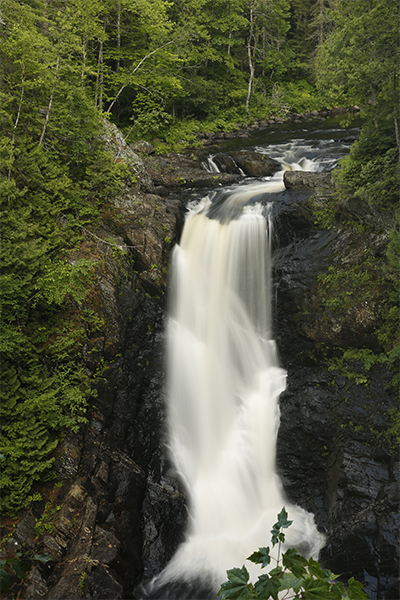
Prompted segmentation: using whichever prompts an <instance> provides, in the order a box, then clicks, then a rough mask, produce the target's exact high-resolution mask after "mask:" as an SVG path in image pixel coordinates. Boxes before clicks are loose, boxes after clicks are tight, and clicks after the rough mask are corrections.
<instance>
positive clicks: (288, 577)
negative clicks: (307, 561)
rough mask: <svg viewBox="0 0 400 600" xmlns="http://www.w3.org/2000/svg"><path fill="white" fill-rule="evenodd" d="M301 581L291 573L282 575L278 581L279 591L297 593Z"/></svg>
mask: <svg viewBox="0 0 400 600" xmlns="http://www.w3.org/2000/svg"><path fill="white" fill-rule="evenodd" d="M301 583H302V580H301V579H300V578H299V577H296V576H295V575H293V573H284V574H283V575H282V577H281V579H280V585H281V590H294V591H295V592H298V591H299V589H300V588H301Z"/></svg>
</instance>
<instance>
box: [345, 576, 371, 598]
mask: <svg viewBox="0 0 400 600" xmlns="http://www.w3.org/2000/svg"><path fill="white" fill-rule="evenodd" d="M346 591H347V595H348V597H349V598H350V600H367V598H368V596H367V594H366V593H365V592H364V591H363V585H362V583H360V582H359V581H356V580H355V579H354V577H351V578H350V579H349V586H348V588H347V590H346Z"/></svg>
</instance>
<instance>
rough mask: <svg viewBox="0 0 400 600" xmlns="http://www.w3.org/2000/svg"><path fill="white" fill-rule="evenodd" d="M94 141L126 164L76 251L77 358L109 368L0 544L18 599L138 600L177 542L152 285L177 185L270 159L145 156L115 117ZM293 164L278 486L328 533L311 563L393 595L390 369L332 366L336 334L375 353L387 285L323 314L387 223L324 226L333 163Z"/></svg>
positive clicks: (173, 220) (283, 267)
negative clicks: (80, 318)
mask: <svg viewBox="0 0 400 600" xmlns="http://www.w3.org/2000/svg"><path fill="white" fill-rule="evenodd" d="M315 116H316V117H317V115H315ZM107 140H108V145H109V148H110V149H111V150H112V151H113V153H114V156H115V159H116V160H120V161H121V160H122V161H124V162H126V164H127V167H128V172H127V173H128V174H127V177H126V180H125V184H124V188H123V189H121V191H120V194H119V195H118V197H116V198H110V202H109V205H108V206H107V207H106V209H105V210H104V213H103V217H102V220H101V222H99V223H98V225H97V226H96V227H95V228H92V229H90V230H85V232H84V234H85V242H84V244H83V247H82V251H84V252H85V253H86V254H85V255H91V256H96V257H97V260H98V270H97V285H96V287H95V289H93V292H92V294H91V296H90V300H89V302H90V306H91V308H93V309H95V310H96V311H98V313H99V314H101V315H102V316H103V318H104V326H102V328H101V329H100V330H99V332H98V342H97V352H96V353H94V354H92V355H91V356H88V357H87V359H86V360H87V368H90V369H91V370H95V369H96V368H99V367H100V366H101V365H102V364H105V365H106V367H105V370H104V372H103V373H102V376H101V380H100V381H99V383H98V385H97V397H93V403H92V406H91V408H90V411H89V414H88V423H87V424H86V425H85V426H84V427H83V428H82V430H81V431H80V432H79V434H77V435H68V434H66V437H65V441H64V443H63V445H62V447H61V448H59V450H58V481H59V484H58V485H57V486H56V487H54V484H47V485H44V486H43V489H42V490H41V491H42V496H43V500H42V501H41V502H37V503H34V504H33V506H32V508H31V509H30V511H29V512H28V513H26V514H24V515H22V516H21V519H20V520H19V521H17V522H16V525H15V527H14V528H11V527H10V529H9V530H8V531H9V535H8V538H7V539H5V540H4V542H3V546H4V549H3V552H2V557H3V558H10V559H11V558H12V557H14V556H16V552H22V553H25V555H26V557H27V558H26V561H28V564H29V565H31V566H32V569H31V570H30V572H29V574H28V577H27V579H26V580H25V581H24V582H21V581H20V579H19V578H14V580H13V583H14V587H13V588H11V593H13V594H14V595H17V594H18V597H19V598H20V600H24V599H25V600H27V599H38V598H43V599H45V598H47V599H48V600H56V599H57V598H59V599H60V600H61V599H62V600H69V599H71V600H76V599H77V598H84V599H98V600H100V599H105V600H106V599H107V600H118V599H127V598H135V597H140V593H136V592H135V590H136V589H138V588H137V586H138V584H139V583H140V582H141V581H147V580H149V579H151V577H153V576H154V575H156V574H157V573H159V572H160V571H161V570H162V568H163V567H164V566H165V565H166V564H167V562H168V561H169V559H170V558H171V556H172V554H173V553H174V551H175V549H176V548H177V546H178V544H179V543H180V541H181V540H182V539H183V534H184V528H185V523H186V518H187V507H186V499H185V491H184V489H183V488H182V486H181V484H180V482H179V480H178V479H177V477H176V475H175V472H174V469H173V467H172V465H171V464H170V462H169V459H168V453H167V451H166V447H165V406H164V395H163V379H164V343H165V339H164V336H165V334H164V325H165V318H166V313H165V307H166V302H165V294H166V289H167V271H168V261H169V254H170V250H171V248H172V247H173V245H174V244H175V242H176V241H177V240H179V235H180V231H181V228H182V224H183V213H184V209H185V207H184V202H183V200H182V196H181V195H180V192H181V191H182V190H184V189H186V188H187V187H205V188H209V187H212V186H214V185H215V186H216V185H218V184H222V183H224V184H225V183H231V182H234V181H236V180H238V179H239V178H240V177H241V175H240V171H239V172H234V169H235V168H236V169H242V171H243V172H246V171H245V168H247V169H253V171H252V172H253V173H254V175H252V176H258V177H259V176H263V175H267V174H270V173H271V169H272V171H273V170H274V169H276V165H275V166H274V164H273V162H270V161H269V160H265V159H262V158H260V157H259V156H256V157H255V156H254V153H250V152H244V153H240V152H237V153H236V155H235V156H233V155H232V154H229V155H227V154H225V155H224V156H223V157H222V156H221V158H220V167H219V168H220V170H221V171H222V170H223V168H222V167H223V165H225V172H222V173H215V172H214V173H212V172H207V171H205V169H204V168H202V165H201V162H202V160H203V156H200V155H196V156H194V157H190V156H189V157H188V156H180V155H169V156H163V157H156V156H154V155H152V154H151V150H150V149H149V148H148V147H147V150H148V151H150V154H149V153H148V152H147V151H145V152H143V148H142V151H141V153H140V155H139V153H138V152H135V151H134V149H132V148H130V147H129V146H127V145H126V144H125V142H124V140H123V137H122V135H121V134H120V132H119V131H118V130H117V129H116V128H115V127H113V126H108V127H107ZM251 154H253V156H245V155H251ZM231 159H232V161H233V162H232V161H231ZM240 161H242V162H240ZM246 161H247V162H246ZM252 161H253V162H252ZM246 164H247V165H250V166H247V167H246ZM264 169H265V170H264ZM267 169H269V171H268V173H267V171H266V170H267ZM232 171H233V172H232ZM247 174H250V171H247ZM291 177H292V176H290V175H289V176H288V177H287V179H286V185H287V188H288V189H287V192H285V193H282V196H281V199H280V202H279V203H278V204H277V206H276V209H275V220H276V224H277V226H276V228H277V233H278V237H279V240H280V241H279V248H277V249H276V252H275V259H274V272H275V279H274V280H275V287H276V298H277V303H276V310H275V331H276V338H277V344H278V348H279V352H280V355H281V360H282V363H283V366H284V367H285V368H286V369H287V371H288V387H287V390H286V391H285V392H284V394H283V395H282V397H281V427H280V430H279V436H278V448H277V456H278V467H279V471H280V474H281V477H282V481H283V485H284V488H285V491H286V493H287V495H288V498H289V499H290V500H292V501H295V502H298V503H299V504H300V505H301V506H304V507H305V508H306V509H308V510H311V511H312V512H314V513H315V515H316V521H317V524H318V526H319V528H320V529H321V530H322V531H323V532H324V533H325V534H326V535H327V545H326V548H325V549H324V551H323V555H322V560H323V563H324V565H326V566H329V568H331V569H332V570H333V571H334V572H336V573H341V574H343V575H344V576H345V578H348V577H350V576H355V577H356V578H358V579H360V580H362V581H364V582H365V584H366V590H367V592H368V596H369V598H370V599H371V600H390V599H392V600H395V599H397V598H398V585H397V580H396V578H397V575H398V571H397V565H398V558H399V557H398V546H397V543H396V535H397V534H398V528H399V524H398V475H397V473H398V470H396V468H398V455H397V450H396V448H395V442H394V440H395V435H393V436H392V435H391V434H390V432H391V431H392V429H393V408H395V398H394V393H393V392H392V391H391V390H390V388H389V387H388V384H389V383H390V379H391V374H390V373H389V371H388V370H387V369H385V367H384V366H382V365H380V364H379V363H377V364H374V365H371V366H370V367H369V368H367V366H366V365H365V364H362V363H361V362H360V361H359V360H358V361H357V360H356V361H355V364H354V373H355V374H354V373H348V372H347V373H346V371H345V370H344V369H340V368H339V366H338V365H339V363H337V362H334V361H333V359H335V357H336V355H337V352H338V351H339V350H340V349H343V348H346V347H347V348H352V347H354V346H355V347H358V348H359V347H363V348H366V349H373V350H379V341H378V340H377V338H376V335H375V331H376V327H377V325H378V324H379V320H380V302H381V299H382V290H380V291H379V290H378V292H377V294H378V295H377V296H376V297H374V298H372V299H371V300H368V301H366V298H365V297H364V298H363V297H361V296H360V298H355V299H354V302H353V303H352V306H351V308H348V309H347V308H344V309H343V310H336V311H327V308H326V305H325V304H324V283H323V280H322V279H321V275H323V274H324V273H326V272H327V270H328V268H329V267H330V266H343V265H347V264H352V265H360V264H361V265H362V264H363V261H365V259H366V257H367V256H368V255H369V253H371V252H372V255H373V257H375V259H376V261H378V262H379V261H381V262H382V261H383V260H384V248H385V241H386V240H387V235H388V229H389V224H386V221H384V220H383V221H382V222H380V226H379V228H374V227H372V226H369V227H367V226H368V225H370V223H369V222H365V223H364V225H365V226H364V225H363V217H362V215H360V224H361V225H363V227H359V228H358V229H357V228H355V227H354V226H351V224H350V225H349V222H351V221H353V219H354V210H357V208H356V207H355V206H352V207H351V208H352V212H351V213H350V212H348V213H347V214H346V207H341V208H340V211H341V215H340V218H338V219H337V220H336V222H335V223H334V225H333V226H332V227H331V229H329V230H326V229H322V228H320V227H318V226H317V225H315V215H314V212H313V203H314V205H315V203H317V204H318V203H319V205H320V206H321V205H322V206H323V205H324V203H325V204H326V203H329V199H330V196H331V194H332V193H333V188H332V182H331V180H330V175H324V176H323V178H322V179H323V180H322V181H320V179H321V177H319V179H318V177H317V178H316V177H315V176H311V175H310V176H308V175H304V174H303V175H302V180H301V181H298V180H296V181H295V180H294V179H293V178H291ZM224 178H225V179H224ZM299 186H300V187H299ZM312 193H313V194H314V198H315V199H314V200H313V201H312V200H310V196H311V194H312ZM381 262H379V264H381ZM339 288H340V286H338V289H339ZM340 289H341V288H340ZM330 293H333V292H330ZM340 293H341V292H340ZM383 293H384V292H383ZM338 294H339V291H338ZM379 294H380V295H379ZM339 304H340V302H339ZM357 344H358V345H357ZM357 375H358V376H357ZM5 531H7V530H5ZM396 532H397V533H396ZM267 542H268V540H266V543H267ZM255 550H256V549H255ZM35 555H36V556H39V557H42V558H43V557H46V561H45V562H44V561H43V560H39V558H36V559H35V558H34V557H35ZM232 566H237V565H232ZM9 597H10V598H11V595H10V596H9Z"/></svg>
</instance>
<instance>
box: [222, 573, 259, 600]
mask: <svg viewBox="0 0 400 600" xmlns="http://www.w3.org/2000/svg"><path fill="white" fill-rule="evenodd" d="M226 573H227V575H228V581H226V582H225V583H223V584H222V585H221V589H220V590H219V592H218V596H220V597H221V598H223V599H229V600H232V599H234V600H250V599H251V598H255V596H254V594H253V586H252V585H251V584H248V583H247V582H248V580H249V573H248V571H247V569H246V567H244V566H243V567H242V568H241V569H238V568H235V569H229V570H228V571H227V572H226Z"/></svg>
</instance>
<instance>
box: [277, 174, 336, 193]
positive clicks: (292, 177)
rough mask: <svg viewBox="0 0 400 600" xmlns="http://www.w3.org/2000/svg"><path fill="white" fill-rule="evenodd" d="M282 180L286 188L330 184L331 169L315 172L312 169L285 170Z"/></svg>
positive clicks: (319, 186) (325, 185)
mask: <svg viewBox="0 0 400 600" xmlns="http://www.w3.org/2000/svg"><path fill="white" fill-rule="evenodd" d="M283 182H284V184H285V187H286V188H287V189H294V188H304V187H305V188H317V187H318V188H321V187H330V186H332V173H331V171H324V172H322V173H315V172H314V171H285V173H284V175H283Z"/></svg>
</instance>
